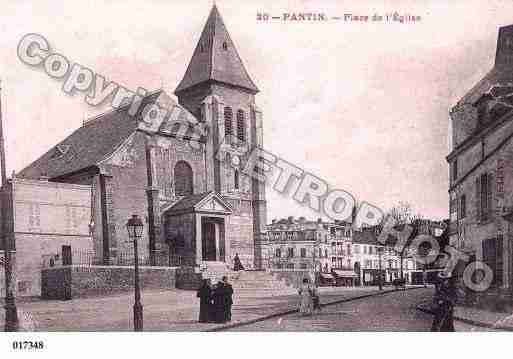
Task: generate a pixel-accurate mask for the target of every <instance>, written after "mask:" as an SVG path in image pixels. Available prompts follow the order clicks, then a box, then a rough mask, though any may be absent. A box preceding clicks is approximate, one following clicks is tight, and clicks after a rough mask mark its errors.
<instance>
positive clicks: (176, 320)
mask: <svg viewBox="0 0 513 359" xmlns="http://www.w3.org/2000/svg"><path fill="white" fill-rule="evenodd" d="M391 290H392V288H391V287H386V288H385V290H384V291H383V292H388V291H391ZM383 292H380V291H379V290H378V289H377V288H376V287H356V288H346V287H334V288H333V287H332V288H321V289H320V294H321V303H330V302H336V301H345V300H350V299H354V298H360V297H362V296H368V295H374V294H375V295H382V294H383ZM406 292H409V291H406ZM142 304H143V306H144V330H145V331H209V330H221V329H222V328H230V327H233V326H234V325H239V324H243V323H251V322H254V321H259V320H265V319H266V318H269V317H274V316H277V315H278V316H279V315H284V314H287V313H292V312H294V311H296V310H297V306H298V296H297V295H284V296H275V297H263V298H262V297H260V298H255V297H248V296H244V297H238V296H237V295H235V298H234V305H233V307H232V318H233V320H232V322H230V323H229V324H224V325H223V324H210V323H208V324H204V323H198V322H197V318H198V314H199V300H198V298H196V293H195V291H185V290H178V289H174V290H167V291H143V293H142ZM17 306H18V315H19V318H20V327H21V329H22V330H25V331H49V332H54V331H131V330H132V328H133V325H132V318H133V312H132V306H133V294H132V293H124V294H116V295H110V296H104V297H91V298H79V299H73V300H70V301H56V300H53V301H49V300H41V299H32V300H25V299H22V300H19V301H18V303H17ZM3 322H4V311H3V310H0V325H1V326H3Z"/></svg>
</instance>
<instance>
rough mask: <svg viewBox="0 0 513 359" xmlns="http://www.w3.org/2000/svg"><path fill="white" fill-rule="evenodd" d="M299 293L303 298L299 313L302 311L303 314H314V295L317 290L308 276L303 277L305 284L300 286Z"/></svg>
mask: <svg viewBox="0 0 513 359" xmlns="http://www.w3.org/2000/svg"><path fill="white" fill-rule="evenodd" d="M298 293H299V296H300V299H301V300H300V305H299V313H301V315H312V313H313V296H314V294H315V292H314V288H313V286H312V285H311V284H310V281H309V280H308V278H304V279H303V284H302V285H301V287H300V288H299V290H298Z"/></svg>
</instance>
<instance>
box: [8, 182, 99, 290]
mask: <svg viewBox="0 0 513 359" xmlns="http://www.w3.org/2000/svg"><path fill="white" fill-rule="evenodd" d="M2 202H3V211H2V220H3V221H4V224H3V225H4V230H5V234H6V236H7V240H8V247H9V248H11V249H15V252H13V253H15V261H14V262H13V264H14V268H13V269H14V271H13V272H14V273H15V278H14V281H13V283H14V284H15V285H14V286H13V288H14V292H15V294H16V295H18V296H39V295H41V287H42V283H41V280H42V279H41V270H42V269H43V268H48V267H52V266H54V265H59V264H62V260H63V258H62V252H63V246H71V247H73V248H75V249H76V251H75V254H77V253H80V252H90V251H92V249H93V248H92V246H93V240H92V236H91V231H90V229H91V227H90V224H91V188H90V186H84V185H76V184H68V183H56V182H48V181H34V180H22V179H18V178H13V179H11V180H9V181H8V182H7V183H6V184H5V186H4V188H3V191H2ZM2 249H3V248H2ZM1 257H3V253H1V252H0V258H1ZM73 260H78V258H77V256H76V255H75V258H72V261H73ZM2 269H3V268H2ZM0 272H1V274H0V290H1V291H0V297H2V296H4V295H5V288H4V284H5V283H4V281H5V278H4V277H3V275H4V273H3V272H4V271H3V270H0Z"/></svg>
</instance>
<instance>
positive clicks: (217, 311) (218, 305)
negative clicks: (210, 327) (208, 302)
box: [212, 281, 226, 323]
mask: <svg viewBox="0 0 513 359" xmlns="http://www.w3.org/2000/svg"><path fill="white" fill-rule="evenodd" d="M213 300H214V304H213V314H214V315H213V318H212V319H213V321H214V322H215V323H224V322H225V306H226V291H225V287H224V283H223V282H222V281H219V282H217V285H216V289H215V290H214V294H213Z"/></svg>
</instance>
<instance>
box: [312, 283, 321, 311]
mask: <svg viewBox="0 0 513 359" xmlns="http://www.w3.org/2000/svg"><path fill="white" fill-rule="evenodd" d="M312 289H313V290H312V304H313V310H317V311H319V312H320V311H322V308H321V298H320V297H319V289H318V288H317V285H314V286H313V288H312Z"/></svg>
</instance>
